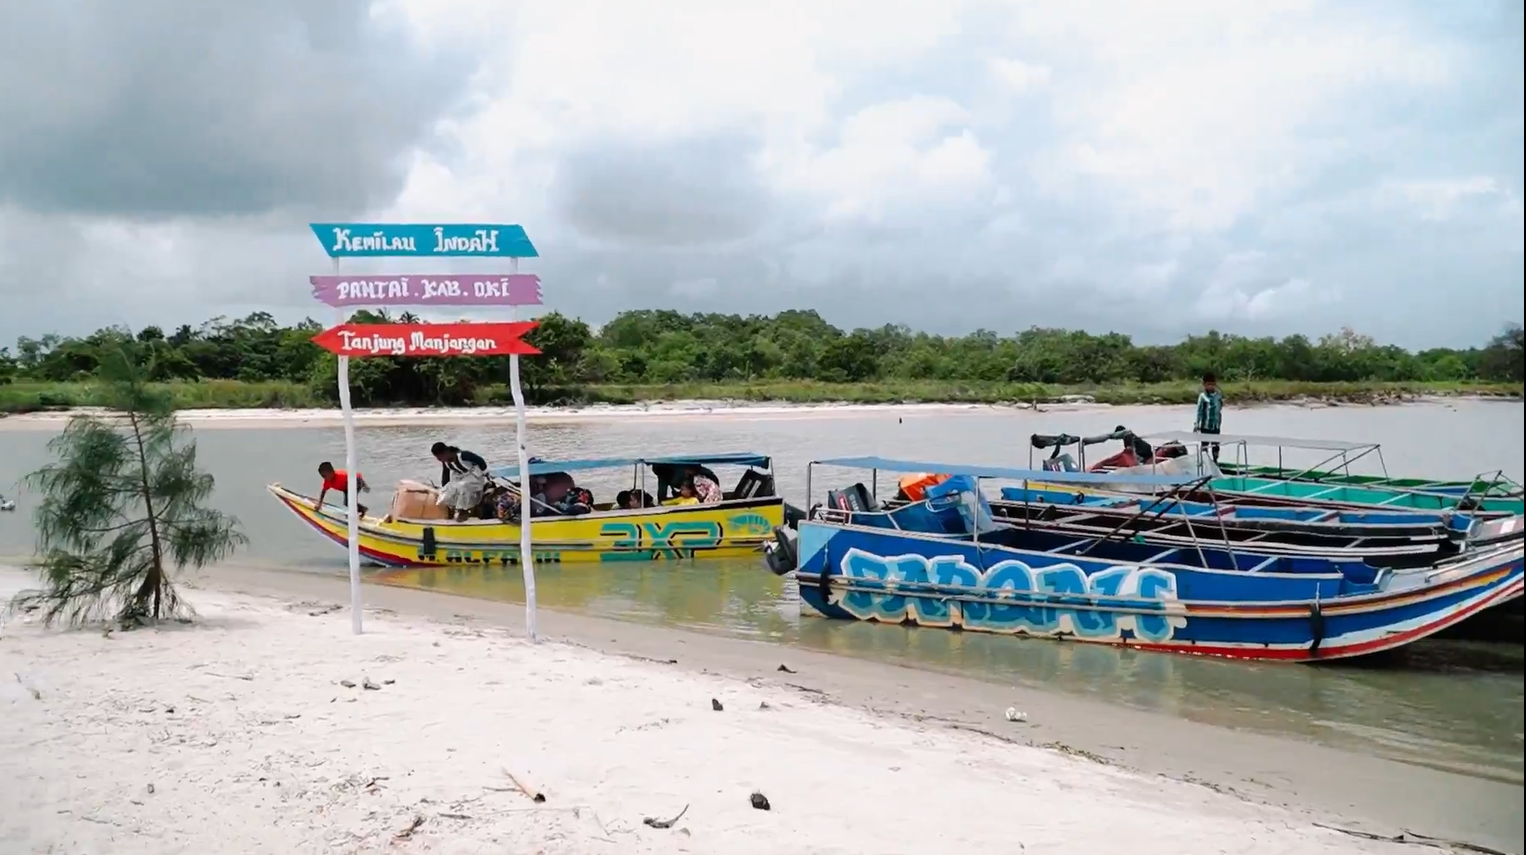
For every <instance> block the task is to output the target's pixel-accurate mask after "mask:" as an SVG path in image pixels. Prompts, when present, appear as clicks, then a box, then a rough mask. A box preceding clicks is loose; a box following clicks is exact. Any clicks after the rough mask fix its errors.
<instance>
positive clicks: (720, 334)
mask: <svg viewBox="0 0 1526 855" xmlns="http://www.w3.org/2000/svg"><path fill="white" fill-rule="evenodd" d="M353 320H354V321H356V322H361V323H364V322H388V321H401V322H417V321H418V319H417V318H416V317H413V316H412V315H409V314H404V315H401V316H399V317H396V318H393V317H390V316H388V314H387V313H385V312H370V311H361V312H357V313H356V314H355V316H354V318H353ZM321 329H322V325H320V324H319V323H318V322H317V321H314V320H312V319H306V320H303V321H302V322H300V323H298V324H295V325H292V326H283V325H281V324H280V323H277V321H276V320H275V318H274V317H272V316H271V315H270V314H268V313H265V312H255V313H253V314H251V315H248V316H247V317H243V318H238V319H228V318H225V317H218V318H214V319H212V320H209V321H207V322H206V323H203V324H201V325H200V326H198V327H192V326H190V325H184V326H181V327H179V328H178V329H175V330H173V331H172V332H168V333H166V332H165V331H164V330H163V329H161V328H159V327H153V326H149V327H144V328H143V329H141V330H138V331H137V332H136V333H134V332H131V331H129V330H126V329H122V328H118V327H108V328H104V329H100V330H97V331H96V332H94V333H92V334H90V335H88V336H84V337H81V338H75V337H64V336H58V335H44V336H42V337H40V338H25V337H24V338H21V339H19V340H18V341H17V343H16V347H15V350H14V352H12V351H11V349H9V348H0V383H6V382H11V381H12V380H22V381H25V380H30V381H41V382H60V383H64V382H82V381H90V380H92V379H95V378H97V377H98V376H99V375H100V372H101V366H102V364H103V360H104V359H105V358H106V354H108V353H110V352H111V351H112V350H113V348H116V347H119V346H120V345H121V344H123V343H124V342H125V343H127V344H129V345H130V346H131V347H132V348H134V349H135V350H136V351H138V352H139V353H140V354H141V355H142V356H143V357H144V364H145V365H146V366H147V369H146V370H147V371H148V372H149V378H150V379H151V380H153V381H159V382H164V381H197V380H237V381H246V382H262V381H286V382H291V383H298V384H303V385H306V386H308V387H309V388H311V389H312V390H313V391H314V392H316V393H319V394H320V395H321V396H323V397H326V398H330V399H332V398H334V397H336V396H337V390H336V388H335V373H336V372H335V364H334V360H335V357H334V356H333V355H331V354H329V353H327V352H325V351H323V350H321V349H319V348H318V347H317V346H316V345H314V344H313V343H312V337H313V335H315V334H316V333H318V332H319V331H320V330H321ZM526 339H527V340H528V341H530V342H532V343H533V344H535V346H536V347H538V348H540V350H541V351H542V355H541V356H539V357H534V358H530V359H527V360H525V361H524V363H523V364H522V379H523V382H524V385H525V388H526V393H527V396H528V397H529V398H530V399H531V400H532V401H535V402H541V403H546V402H554V401H559V400H573V399H579V398H582V397H585V396H586V393H587V392H588V390H589V389H591V388H592V387H596V386H600V385H616V384H618V385H667V384H677V383H717V384H724V383H756V382H768V381H791V380H806V381H817V382H824V383H873V382H890V381H900V380H914V381H932V382H937V381H950V382H982V383H1028V384H1045V385H1058V386H1088V385H1092V386H1104V385H1112V384H1133V383H1139V384H1149V383H1163V382H1168V381H1184V380H1192V379H1195V378H1198V377H1200V376H1202V374H1203V373H1204V372H1214V373H1215V374H1217V375H1218V376H1219V378H1220V379H1221V380H1224V381H1226V382H1229V383H1235V382H1247V381H1269V380H1282V381H1296V382H1306V383H1351V382H1394V383H1399V382H1474V381H1486V382H1510V383H1519V382H1521V381H1522V373H1523V356H1522V328H1521V326H1520V325H1519V324H1511V325H1510V326H1508V327H1507V328H1506V329H1505V330H1504V331H1503V332H1501V333H1500V334H1499V335H1497V336H1495V337H1494V338H1493V339H1492V340H1490V341H1489V342H1487V343H1486V344H1484V345H1483V346H1482V347H1470V348H1466V349H1452V348H1432V349H1429V350H1422V351H1419V352H1411V351H1408V350H1405V349H1404V348H1401V347H1397V346H1394V345H1383V344H1378V343H1377V342H1375V341H1373V339H1372V338H1370V337H1368V336H1365V335H1361V334H1358V333H1356V332H1354V331H1352V330H1350V329H1343V330H1341V331H1339V332H1336V333H1331V334H1329V335H1325V336H1322V337H1320V338H1318V339H1313V340H1311V339H1309V338H1308V337H1306V336H1302V335H1291V336H1287V337H1286V338H1282V339H1275V338H1248V337H1245V336H1239V335H1231V334H1225V333H1220V332H1217V331H1210V332H1208V333H1206V334H1204V335H1193V336H1188V337H1187V338H1185V339H1183V340H1182V341H1180V342H1178V343H1177V344H1173V345H1136V344H1135V343H1134V342H1133V340H1132V339H1131V338H1130V337H1129V336H1127V335H1123V334H1121V333H1116V332H1109V333H1105V334H1102V335H1094V334H1092V333H1088V332H1085V331H1082V330H1066V329H1048V328H1040V327H1034V328H1031V329H1027V330H1023V331H1021V332H1018V333H1016V334H1015V335H1010V336H1003V335H1000V334H998V333H996V332H993V331H991V330H984V329H982V330H976V331H975V332H972V333H970V334H968V335H964V336H947V337H946V336H939V335H932V334H929V333H924V332H915V331H912V330H910V329H908V328H906V327H905V326H884V327H880V328H878V329H855V330H852V331H844V330H841V329H838V328H837V327H835V326H833V325H831V324H829V323H827V322H826V321H825V320H824V319H822V317H821V316H820V315H818V314H817V313H816V312H814V311H799V310H792V311H786V312H780V313H779V314H777V315H773V316H761V315H750V316H745V317H744V316H740V315H724V314H689V315H685V314H681V313H679V312H676V311H671V310H646V309H643V310H639V311H629V312H622V313H620V314H619V315H617V316H616V317H615V318H614V320H612V321H610V322H609V323H607V324H605V325H603V326H602V327H600V328H598V329H597V330H595V329H594V328H592V327H590V326H589V325H588V324H587V323H585V322H583V321H582V320H578V319H575V318H569V317H567V316H565V315H562V314H560V313H557V312H552V313H550V314H548V315H546V316H544V317H543V318H541V323H540V326H539V327H538V328H536V329H535V330H534V331H533V332H532V333H530V334H529V335H528V336H526ZM350 377H351V387H352V389H353V394H354V396H355V400H356V403H357V404H360V405H365V404H371V405H377V404H390V403H414V404H441V405H448V404H460V403H466V402H470V401H472V400H473V399H474V395H475V394H476V392H477V391H478V389H479V388H481V387H483V386H486V385H493V384H500V383H505V382H507V380H508V357H484V358H471V359H406V358H394V357H377V358H369V359H358V360H355V361H354V362H353V363H352V364H351V367H350Z"/></svg>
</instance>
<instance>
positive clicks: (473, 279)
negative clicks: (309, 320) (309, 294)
mask: <svg viewBox="0 0 1526 855" xmlns="http://www.w3.org/2000/svg"><path fill="white" fill-rule="evenodd" d="M308 281H309V282H311V283H313V298H314V299H316V300H318V301H320V302H323V303H327V304H329V305H330V306H539V305H540V304H541V302H540V277H539V276H537V275H535V274H534V273H514V274H507V275H496V276H490V275H483V274H480V273H440V274H422V275H408V276H359V275H357V276H309V277H308Z"/></svg>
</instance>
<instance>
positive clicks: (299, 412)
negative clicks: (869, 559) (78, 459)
mask: <svg viewBox="0 0 1526 855" xmlns="http://www.w3.org/2000/svg"><path fill="white" fill-rule="evenodd" d="M1071 397H1076V396H1071ZM1458 400H1477V401H1490V402H1499V401H1505V402H1508V401H1510V400H1511V399H1507V398H1500V397H1497V396H1488V395H1423V396H1415V397H1410V398H1405V399H1403V400H1402V401H1394V402H1387V403H1383V404H1352V405H1349V406H1409V405H1426V404H1432V405H1434V404H1440V403H1450V402H1453V401H1458ZM1117 406H1141V407H1172V406H1178V407H1179V406H1186V405H1183V404H1122V405H1115V404H1108V403H1098V402H1096V401H1092V400H1069V401H1062V402H1059V403H1043V404H1039V405H1037V406H1035V405H1033V404H1024V403H1009V404H981V403H905V404H854V403H827V404H820V403H798V404H795V403H772V402H748V401H740V400H684V401H663V402H654V403H649V404H593V405H589V406H581V407H559V406H532V407H527V408H526V411H525V413H526V414H525V418H526V420H527V421H529V422H534V423H537V424H578V423H586V422H601V421H610V420H615V419H641V420H643V421H645V420H662V419H671V420H678V419H694V418H714V419H726V418H749V419H756V418H766V419H822V418H853V417H856V416H864V415H887V416H938V415H951V414H959V413H979V412H992V413H998V412H1012V413H1016V412H1034V411H1037V412H1043V413H1053V412H1074V413H1084V412H1103V411H1107V410H1111V409H1113V408H1115V407H1117ZM1241 406H1242V407H1246V406H1253V407H1258V408H1260V407H1297V408H1300V409H1316V408H1324V407H1334V406H1348V405H1343V404H1333V403H1330V402H1327V401H1313V400H1298V399H1290V400H1282V401H1260V402H1254V403H1251V404H1248V405H1241ZM106 412H109V411H108V410H105V409H103V408H100V407H73V408H67V409H60V410H47V411H40V412H32V413H17V414H10V415H5V414H0V431H6V430H60V429H62V428H63V426H64V425H65V424H66V423H67V422H68V421H69V419H70V418H72V417H74V416H76V415H83V414H101V413H106ZM352 414H353V418H354V422H355V425H356V426H357V427H399V426H410V425H441V426H448V425H470V424H490V425H491V424H513V423H514V421H515V412H514V408H513V407H497V406H476V407H361V408H356V409H354V410H353V411H352ZM176 417H177V418H178V419H179V420H180V421H182V422H183V423H185V424H186V425H189V426H192V427H196V428H207V429H218V428H239V429H248V428H300V427H335V426H340V425H343V424H344V414H343V412H342V411H340V410H339V409H338V408H337V407H334V408H316V407H308V408H277V407H259V408H247V409H245V408H186V409H181V410H178V411H177V412H176Z"/></svg>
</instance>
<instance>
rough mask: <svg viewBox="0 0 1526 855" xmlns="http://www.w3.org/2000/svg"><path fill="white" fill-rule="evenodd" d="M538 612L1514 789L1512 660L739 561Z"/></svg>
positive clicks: (446, 583)
mask: <svg viewBox="0 0 1526 855" xmlns="http://www.w3.org/2000/svg"><path fill="white" fill-rule="evenodd" d="M376 580H377V581H380V582H385V583H386V584H392V585H401V586H407V587H419V588H428V589H431V590H437V591H442V592H448V593H452V594H457V595H464V596H470V597H478V598H482V599H489V600H500V601H507V602H523V593H524V591H523V585H522V581H521V577H520V573H519V570H518V569H517V568H515V567H507V568H492V569H488V570H486V571H484V570H480V569H475V568H449V567H441V568H421V569H416V570H398V571H386V572H385V573H382V574H378V576H377V577H376ZM537 595H538V597H539V601H540V603H541V604H542V605H543V606H545V607H546V608H551V609H560V610H565V611H573V612H579V613H583V614H591V615H596V616H601V617H612V618H618V619H621V620H630V621H637V622H641V623H648V624H657V625H666V626H678V627H683V628H686V629H691V630H697V631H700V632H709V633H718V634H723V635H728V636H733V637H739V638H748V639H754V640H760V641H771V642H776V643H782V644H794V645H801V646H803V647H807V648H810V649H813V650H820V651H824V652H828V653H835V654H840V655H845V656H857V657H863V658H869V659H874V660H877V661H882V662H889V663H894V664H900V665H907V666H912V667H918V668H928V669H934V670H939V671H944V672H948V673H955V674H959V675H962V676H966V677H974V678H977V679H981V680H986V681H990V682H997V683H1006V684H1011V685H1014V686H1018V687H1034V688H1043V689H1045V690H1050V691H1061V692H1066V693H1069V694H1075V695H1084V696H1088V697H1092V698H1095V699H1097V700H1101V701H1107V702H1111V703H1121V704H1125V705H1127V706H1130V707H1133V708H1136V709H1142V710H1151V711H1156V712H1160V713H1164V714H1168V715H1173V716H1178V717H1182V718H1186V719H1189V720H1192V721H1201V722H1205V723H1212V724H1217V725H1223V726H1227V727H1235V728H1244V729H1250V730H1256V731H1261V732H1265V733H1275V734H1295V735H1299V736H1303V737H1305V738H1308V739H1311V740H1315V741H1318V742H1321V743H1325V744H1332V745H1338V746H1344V747H1348V748H1351V749H1354V750H1358V751H1365V752H1369V753H1375V754H1379V755H1383V756H1388V757H1392V758H1394V759H1398V760H1404V761H1408V762H1415V763H1421V764H1424V765H1428V766H1433V767H1437V768H1446V769H1451V770H1455V771H1460V772H1464V773H1466V774H1474V775H1480V776H1484V777H1491V778H1496V779H1499V780H1506V781H1512V782H1516V783H1519V782H1521V781H1522V771H1523V758H1522V746H1523V738H1522V730H1523V712H1522V710H1523V692H1522V685H1523V681H1522V677H1521V674H1522V667H1523V665H1526V656H1523V655H1522V651H1521V650H1520V649H1518V648H1514V647H1509V646H1501V645H1470V644H1467V643H1463V642H1431V643H1428V644H1424V645H1419V646H1417V647H1416V648H1415V649H1414V651H1412V652H1410V653H1408V654H1406V655H1404V656H1403V657H1401V658H1397V659H1394V660H1390V661H1387V662H1384V663H1381V665H1379V666H1367V667H1350V666H1335V665H1328V666H1300V665H1288V664H1275V663H1244V662H1230V661H1224V660H1218V659H1208V658H1196V657H1187V656H1172V655H1163V654H1152V653H1144V652H1140V651H1134V650H1120V649H1116V648H1112V647H1104V646H1098V645H1087V644H1074V643H1056V642H1051V641H1039V640H1025V639H1013V638H1004V637H998V636H992V635H986V634H982V633H964V632H950V631H947V630H941V629H915V628H909V627H899V626H884V625H878V624H870V623H856V622H850V621H829V620H824V619H820V618H814V617H802V616H800V614H799V611H798V606H799V597H798V592H797V591H796V589H795V586H794V582H793V580H791V579H781V578H779V577H776V576H774V575H772V574H770V573H767V572H766V571H764V570H762V569H761V568H760V567H759V566H758V564H757V562H755V561H751V560H729V561H711V562H677V563H672V562H668V563H652V564H644V565H610V566H602V565H580V566H577V567H556V566H546V567H543V568H541V569H540V570H539V571H538V574H537Z"/></svg>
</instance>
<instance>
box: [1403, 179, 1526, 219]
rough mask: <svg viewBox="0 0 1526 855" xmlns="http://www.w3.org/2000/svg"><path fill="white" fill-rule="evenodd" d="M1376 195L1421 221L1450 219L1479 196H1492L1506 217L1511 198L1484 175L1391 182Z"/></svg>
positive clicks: (1517, 202) (1518, 204)
mask: <svg viewBox="0 0 1526 855" xmlns="http://www.w3.org/2000/svg"><path fill="white" fill-rule="evenodd" d="M1379 193H1380V195H1381V196H1383V197H1386V198H1387V199H1388V200H1390V201H1391V203H1393V204H1395V205H1397V206H1399V207H1402V208H1404V209H1406V210H1408V211H1409V212H1411V213H1413V214H1414V215H1415V216H1418V217H1419V218H1420V219H1422V220H1429V221H1432V222H1440V221H1442V220H1448V219H1451V218H1452V217H1453V215H1454V214H1455V213H1456V212H1457V208H1458V206H1459V205H1463V204H1466V203H1467V202H1468V201H1470V200H1475V199H1478V198H1479V197H1493V198H1495V199H1497V200H1499V201H1501V202H1503V205H1502V206H1501V207H1500V212H1501V214H1503V215H1504V216H1509V215H1510V214H1511V207H1510V203H1511V200H1512V198H1513V197H1512V196H1511V195H1510V194H1509V193H1507V192H1505V191H1504V189H1503V188H1502V187H1501V186H1500V183H1499V182H1498V181H1497V180H1496V179H1494V178H1491V177H1489V176H1487V175H1475V176H1471V177H1468V178H1454V179H1444V180H1431V181H1394V182H1390V183H1388V184H1386V185H1384V186H1383V187H1382V188H1380V190H1379ZM1515 205H1516V207H1517V208H1519V206H1520V202H1519V200H1516V202H1515Z"/></svg>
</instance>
